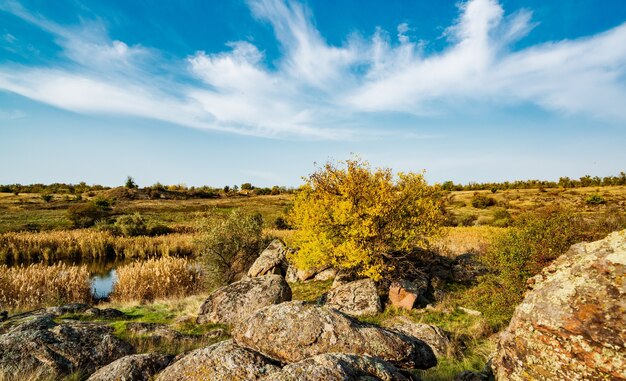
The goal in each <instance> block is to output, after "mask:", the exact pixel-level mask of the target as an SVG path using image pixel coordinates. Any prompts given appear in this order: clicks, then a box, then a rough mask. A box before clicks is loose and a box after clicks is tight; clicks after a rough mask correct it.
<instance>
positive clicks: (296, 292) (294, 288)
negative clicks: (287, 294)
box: [289, 279, 333, 302]
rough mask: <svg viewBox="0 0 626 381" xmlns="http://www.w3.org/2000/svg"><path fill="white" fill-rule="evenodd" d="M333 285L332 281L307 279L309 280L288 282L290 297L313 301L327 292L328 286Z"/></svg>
mask: <svg viewBox="0 0 626 381" xmlns="http://www.w3.org/2000/svg"><path fill="white" fill-rule="evenodd" d="M332 285H333V281H332V279H331V280H325V281H314V280H313V281H309V282H296V283H289V287H291V299H292V300H303V301H305V302H315V301H317V299H319V297H320V296H322V295H323V294H325V293H327V292H328V291H329V290H330V287H331V286H332Z"/></svg>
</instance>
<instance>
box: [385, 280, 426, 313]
mask: <svg viewBox="0 0 626 381" xmlns="http://www.w3.org/2000/svg"><path fill="white" fill-rule="evenodd" d="M427 289H428V285H426V287H425V288H424V287H422V286H421V285H417V284H415V283H413V282H411V281H408V280H406V279H399V280H397V281H393V282H392V283H391V285H390V286H389V302H390V303H391V305H392V306H394V307H396V308H404V309H406V310H411V309H413V308H414V307H415V306H417V304H418V301H419V299H420V296H422V294H424V293H425V292H426V290H427Z"/></svg>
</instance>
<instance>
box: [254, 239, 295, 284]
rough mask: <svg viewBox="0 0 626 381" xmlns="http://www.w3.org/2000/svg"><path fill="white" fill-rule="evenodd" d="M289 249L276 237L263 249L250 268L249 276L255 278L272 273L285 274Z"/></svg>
mask: <svg viewBox="0 0 626 381" xmlns="http://www.w3.org/2000/svg"><path fill="white" fill-rule="evenodd" d="M286 254H287V250H286V248H285V245H283V243H282V242H280V241H279V240H277V239H275V240H273V241H272V242H271V243H270V244H269V246H268V247H267V248H266V249H265V250H263V252H262V253H261V255H259V257H258V258H257V259H256V261H254V263H253V264H252V266H251V267H250V269H249V270H248V277H250V278H254V277H258V276H263V275H270V274H277V275H281V274H283V275H284V274H285V272H286V268H287V265H286V262H285V260H286Z"/></svg>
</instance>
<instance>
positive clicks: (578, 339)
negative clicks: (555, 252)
mask: <svg viewBox="0 0 626 381" xmlns="http://www.w3.org/2000/svg"><path fill="white" fill-rule="evenodd" d="M625 276H626V230H623V231H621V232H615V233H611V234H610V235H609V236H608V237H606V238H605V239H603V240H600V241H596V242H592V243H581V244H576V245H574V246H572V247H571V248H570V249H569V251H568V252H567V253H565V254H563V255H562V256H560V257H559V258H557V259H556V260H555V261H554V262H553V263H552V264H551V265H550V266H548V267H546V268H545V269H543V271H542V272H541V273H540V274H539V275H537V276H535V277H534V278H531V279H530V280H529V282H528V284H529V286H530V290H528V291H527V293H526V296H525V298H524V300H523V301H522V303H521V304H520V305H519V306H518V307H517V308H516V310H515V313H514V315H513V318H512V319H511V322H510V324H509V326H508V328H507V329H506V330H505V331H504V332H503V333H502V334H501V335H500V339H499V343H498V348H497V350H496V354H495V356H494V357H493V370H494V374H495V376H496V379H498V380H512V381H517V380H529V379H541V380H625V379H626V350H625V348H626V329H625V328H624V327H626V313H625V312H624V311H626V278H625Z"/></svg>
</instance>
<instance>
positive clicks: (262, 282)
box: [197, 275, 291, 325]
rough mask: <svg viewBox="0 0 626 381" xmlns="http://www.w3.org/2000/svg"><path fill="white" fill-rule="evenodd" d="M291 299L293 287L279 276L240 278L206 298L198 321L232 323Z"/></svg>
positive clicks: (201, 322)
mask: <svg viewBox="0 0 626 381" xmlns="http://www.w3.org/2000/svg"><path fill="white" fill-rule="evenodd" d="M288 300H291V288H289V284H288V283H287V282H286V281H285V279H284V278H283V277H282V276H280V275H265V276H261V277H256V278H251V279H245V280H240V281H238V282H234V283H231V284H229V285H228V286H225V287H222V288H220V289H218V290H216V291H215V292H213V293H212V294H211V295H209V297H208V298H207V299H206V300H205V301H204V303H203V304H202V306H201V307H200V312H199V313H198V319H197V322H198V323H199V324H204V323H222V324H229V325H232V324H234V323H236V322H237V321H239V320H241V319H245V318H246V317H248V316H250V315H251V314H253V313H254V312H255V311H257V310H259V309H261V308H263V307H267V306H270V305H272V304H278V303H282V302H285V301H288Z"/></svg>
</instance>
